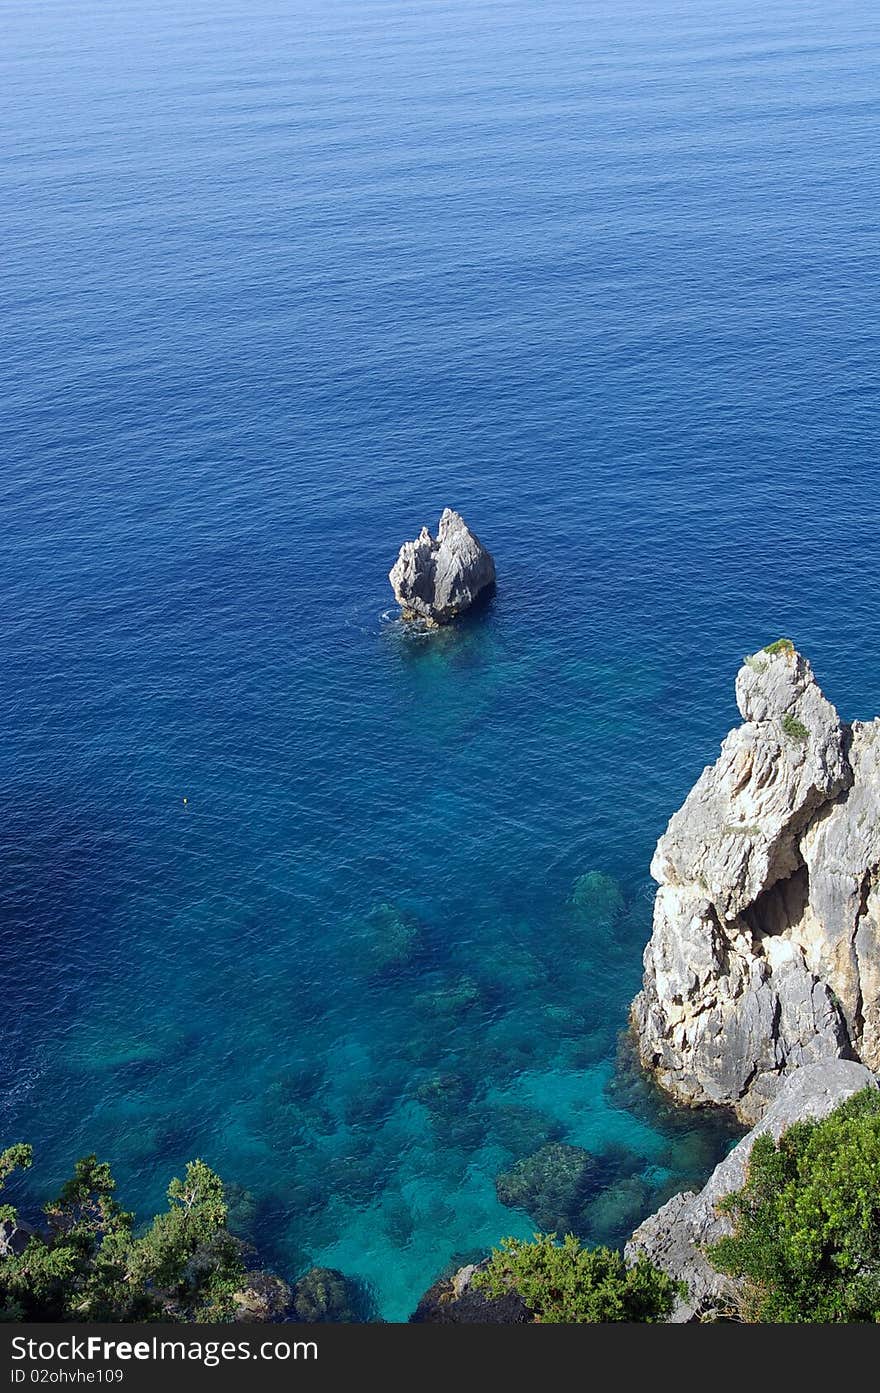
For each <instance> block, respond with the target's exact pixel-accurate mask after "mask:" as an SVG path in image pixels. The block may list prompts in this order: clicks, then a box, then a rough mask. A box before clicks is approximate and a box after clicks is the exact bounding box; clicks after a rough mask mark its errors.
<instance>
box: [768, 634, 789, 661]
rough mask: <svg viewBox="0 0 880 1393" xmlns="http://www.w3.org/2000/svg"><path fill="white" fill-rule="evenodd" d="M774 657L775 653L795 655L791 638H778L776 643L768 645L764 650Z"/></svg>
mask: <svg viewBox="0 0 880 1393" xmlns="http://www.w3.org/2000/svg"><path fill="white" fill-rule="evenodd" d="M764 652H765V653H769V654H770V656H771V657H772V656H773V654H774V653H793V652H794V644H793V643H792V641H791V639H790V638H778V639H777V640H776V642H775V643H768V644H767V647H766V648H765V649H764Z"/></svg>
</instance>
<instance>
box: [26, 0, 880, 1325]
mask: <svg viewBox="0 0 880 1393" xmlns="http://www.w3.org/2000/svg"><path fill="white" fill-rule="evenodd" d="M0 20H2V27H3V30H4V32H5V38H4V41H3V47H2V52H0V119H2V121H3V126H4V130H5V132H6V135H5V137H4V139H3V141H2V142H0V181H2V190H0V195H2V211H0V218H2V222H3V225H4V226H3V245H4V253H3V257H2V260H0V295H2V300H3V303H4V306H5V316H4V320H5V327H4V336H3V351H2V369H0V372H2V384H0V386H2V406H3V412H4V420H5V425H4V432H3V447H2V470H0V510H2V519H3V545H2V548H0V583H2V595H3V617H2V623H0V663H2V682H0V731H2V739H0V804H2V810H3V812H2V834H0V916H2V917H0V948H2V975H3V982H4V984H5V1003H4V1010H3V1013H2V1014H3V1040H2V1046H0V1081H2V1111H0V1133H2V1139H3V1140H4V1141H6V1142H9V1141H12V1140H18V1139H29V1140H31V1141H32V1142H33V1143H34V1145H35V1147H36V1149H37V1153H38V1160H37V1165H35V1167H34V1170H33V1172H31V1174H30V1175H29V1176H28V1177H27V1184H28V1187H29V1188H28V1190H27V1191H26V1192H25V1198H29V1199H30V1200H31V1201H35V1200H37V1199H42V1198H45V1196H46V1194H47V1193H48V1192H50V1191H51V1189H52V1188H53V1186H54V1185H55V1184H56V1183H57V1182H58V1181H59V1180H60V1179H61V1178H62V1177H63V1176H64V1175H65V1174H66V1173H67V1172H68V1171H69V1168H70V1166H71V1164H72V1161H73V1159H74V1158H75V1157H76V1156H77V1155H78V1154H81V1153H82V1152H84V1151H91V1150H96V1151H98V1152H99V1153H100V1154H101V1156H102V1157H105V1158H106V1159H108V1160H109V1161H110V1162H111V1163H112V1165H113V1168H114V1171H115V1173H116V1174H117V1176H118V1179H119V1181H120V1188H121V1195H122V1198H123V1200H124V1201H125V1202H126V1203H128V1204H131V1205H133V1206H135V1207H136V1208H137V1210H138V1213H139V1214H140V1215H141V1216H146V1215H148V1214H150V1213H151V1212H152V1211H153V1209H154V1208H155V1207H157V1206H159V1205H160V1204H161V1202H162V1197H163V1192H164V1189H165V1186H166V1185H167V1182H168V1180H169V1179H170V1177H171V1175H173V1174H174V1173H175V1172H176V1171H179V1170H180V1168H181V1167H182V1166H183V1165H184V1164H185V1162H186V1161H187V1159H189V1158H191V1157H193V1156H195V1155H201V1156H203V1157H204V1158H205V1159H206V1160H207V1161H209V1162H210V1164H212V1165H213V1166H215V1167H216V1168H217V1169H218V1170H219V1171H220V1172H221V1173H222V1174H223V1176H224V1177H225V1178H226V1179H227V1180H228V1181H229V1182H230V1184H231V1186H233V1187H234V1194H235V1205H234V1218H235V1223H236V1226H237V1227H238V1229H239V1231H240V1232H242V1233H245V1234H246V1235H247V1236H248V1237H249V1238H250V1239H252V1240H253V1241H254V1242H256V1243H257V1245H258V1247H259V1249H260V1251H261V1253H262V1254H263V1256H264V1258H265V1260H266V1261H267V1262H271V1263H273V1264H275V1265H276V1266H277V1267H278V1269H279V1270H281V1271H283V1272H284V1273H285V1274H286V1275H288V1276H289V1277H296V1276H297V1275H298V1274H299V1273H300V1272H302V1271H303V1270H304V1269H305V1268H307V1267H308V1266H309V1265H310V1264H312V1263H315V1262H318V1263H323V1264H329V1265H331V1266H334V1267H339V1268H341V1269H342V1270H344V1271H345V1272H347V1273H349V1274H351V1275H353V1276H356V1277H359V1278H361V1279H363V1281H364V1282H365V1283H366V1284H367V1285H368V1286H369V1289H370V1292H371V1294H372V1297H373V1299H374V1300H375V1302H376V1309H377V1310H378V1312H379V1313H380V1314H381V1315H382V1316H383V1317H384V1318H386V1319H392V1320H398V1319H405V1318H406V1316H407V1315H408V1314H409V1313H410V1311H411V1310H412V1309H413V1307H414V1305H415V1303H416V1300H417V1298H418V1296H419V1294H420V1293H421V1292H422V1291H423V1290H424V1288H425V1287H426V1286H427V1285H428V1284H429V1283H430V1282H431V1281H432V1280H433V1278H434V1277H435V1276H437V1275H438V1274H439V1273H440V1272H441V1271H443V1270H445V1269H447V1268H448V1267H449V1265H450V1264H451V1263H453V1262H454V1261H457V1260H460V1259H463V1258H468V1257H473V1256H474V1255H475V1254H477V1253H479V1252H480V1251H482V1250H484V1249H485V1247H486V1246H487V1245H489V1244H491V1243H492V1242H494V1241H497V1240H498V1239H499V1238H500V1237H501V1236H502V1235H503V1234H505V1233H517V1234H523V1235H526V1234H528V1233H529V1232H530V1231H531V1229H532V1227H533V1224H532V1221H531V1220H530V1219H529V1218H528V1217H527V1216H526V1215H525V1214H524V1213H522V1212H520V1211H518V1210H513V1209H509V1208H505V1207H504V1206H502V1205H501V1204H500V1203H499V1202H498V1200H497V1198H496V1194H495V1188H494V1177H495V1176H496V1175H497V1174H498V1173H499V1172H500V1171H503V1170H505V1169H507V1168H508V1167H509V1166H510V1164H511V1162H513V1161H515V1160H516V1159H517V1157H519V1156H522V1155H524V1154H527V1153H528V1152H530V1151H533V1150H534V1149H535V1147H536V1146H537V1145H540V1144H541V1143H542V1142H543V1141H546V1140H548V1139H560V1140H563V1141H566V1142H571V1143H574V1144H576V1145H583V1146H586V1147H588V1148H589V1149H591V1150H593V1151H595V1152H599V1153H603V1154H605V1155H606V1163H607V1166H608V1170H609V1175H613V1177H614V1179H615V1184H616V1188H615V1189H614V1190H613V1191H612V1192H611V1198H610V1200H606V1202H605V1204H604V1208H603V1206H602V1205H594V1206H593V1208H592V1209H591V1210H590V1211H589V1215H588V1218H587V1219H586V1220H585V1225H584V1226H585V1229H586V1232H585V1237H588V1238H593V1239H601V1238H607V1239H610V1240H612V1241H617V1240H618V1239H619V1238H620V1237H621V1236H622V1235H623V1234H624V1233H625V1232H626V1230H627V1228H628V1227H629V1226H631V1223H632V1222H633V1221H634V1219H635V1218H638V1217H640V1215H641V1214H642V1213H644V1212H647V1210H648V1209H649V1208H650V1207H651V1205H652V1204H654V1203H656V1201H657V1198H658V1196H660V1195H662V1194H663V1193H666V1192H668V1190H669V1187H670V1186H674V1185H675V1184H676V1183H681V1182H682V1181H685V1180H693V1179H695V1178H696V1179H699V1178H700V1177H701V1176H702V1175H703V1174H705V1172H706V1170H707V1169H708V1167H709V1166H710V1165H711V1164H712V1160H713V1157H714V1156H715V1155H716V1154H717V1152H718V1147H719V1146H720V1145H721V1144H722V1138H721V1137H720V1136H719V1135H716V1134H715V1133H714V1132H712V1131H711V1130H710V1129H707V1128H705V1127H701V1126H700V1124H699V1122H698V1121H695V1120H691V1119H686V1120H685V1121H684V1122H683V1123H682V1122H680V1121H679V1122H676V1121H675V1119H674V1118H670V1117H669V1116H667V1115H665V1114H664V1113H663V1112H662V1111H658V1110H656V1109H654V1110H652V1109H651V1108H650V1107H649V1106H647V1105H646V1104H645V1103H644V1100H640V1099H639V1098H638V1097H637V1095H636V1092H635V1091H634V1089H633V1087H632V1080H631V1078H628V1077H626V1076H624V1078H623V1080H621V1076H620V1074H619V1073H615V1063H614V1061H615V1054H616V1049H617V1039H618V1035H619V1032H620V1031H621V1029H622V1028H623V1026H624V1025H625V1021H626V1010H627V1005H628V1002H629V1000H630V999H631V997H632V995H633V994H634V992H635V991H636V989H637V987H638V984H639V978H640V956H641V951H642V947H643V945H644V942H645V940H646V939H647V936H648V934H649V931H650V908H651V884H650V881H649V879H648V874H647V868H648V865H649V861H650V856H651V851H652V848H653V845H654V842H655V841H656V838H657V836H658V835H659V834H660V832H661V831H662V830H663V828H664V826H665V823H666V821H667V819H668V817H669V815H670V814H671V812H672V811H673V810H674V809H675V808H676V807H677V806H678V804H679V803H680V802H681V800H682V798H683V796H684V794H685V793H686V791H687V789H688V788H689V787H690V785H691V784H692V783H693V781H694V779H695V778H696V776H697V775H698V773H699V772H700V770H701V768H702V767H703V765H704V764H705V763H707V762H709V761H711V760H712V759H713V758H714V757H715V754H716V752H717V747H718V744H719V741H720V739H721V737H722V736H723V734H724V733H725V732H726V730H727V729H728V728H729V727H730V726H731V725H732V724H733V723H734V721H735V720H736V719H737V717H736V711H735V707H734V703H733V677H734V674H735V671H736V668H737V666H738V664H739V661H740V658H741V656H742V654H743V653H745V652H748V651H752V650H753V649H755V648H757V647H758V646H760V645H762V644H764V643H766V642H768V641H769V640H771V639H775V638H777V637H779V636H780V635H781V634H786V635H791V636H792V637H793V638H794V639H795V640H796V641H797V642H798V644H799V645H800V646H801V648H802V649H803V650H804V651H805V652H806V653H807V654H808V655H809V656H810V658H811V659H812V661H813V664H814V667H815V669H816V671H817V674H818V676H819V679H820V681H821V683H822V684H823V686H824V688H825V690H826V692H827V694H828V695H829V697H830V698H831V699H832V700H834V701H836V702H837V703H838V705H839V706H840V709H841V711H842V712H843V714H845V715H846V716H847V717H854V716H860V717H869V716H871V715H873V714H875V713H876V712H878V711H880V625H878V624H877V613H878V604H880V568H878V565H877V535H878V510H877V506H876V464H877V461H876V443H875V442H876V401H877V361H878V360H877V350H878V337H880V331H878V323H880V318H878V308H880V307H878V298H880V292H878V286H880V276H878V265H877V261H878V239H877V226H876V221H877V220H876V212H877V208H878V206H880V193H878V175H877V170H878V168H880V149H878V146H880V134H878V133H880V120H878V115H880V111H878V108H880V80H878V72H880V27H878V23H877V13H876V5H875V4H874V3H873V0H836V3H835V4H833V5H829V4H827V3H821V4H820V3H812V2H811V0H760V3H758V2H757V0H754V3H753V2H752V0H650V3H647V0H633V3H628V2H627V0H581V2H580V3H575V0H543V2H542V3H540V4H537V3H526V0H506V3H498V0H457V2H456V3H448V0H420V2H418V0H416V2H413V3H394V2H393V0H321V3H314V4H305V3H302V0H287V2H286V3H285V2H284V0H187V3H186V4H185V5H181V4H179V3H177V0H174V3H172V0H138V2H137V3H135V2H134V0H123V3H119V0H108V3H103V4H97V3H94V0H78V3H76V4H71V3H68V0H63V2H60V0H45V2H44V3H39V4H36V3H31V2H30V0H28V3H24V2H23V0H5V2H4V3H0ZM447 504H448V505H451V506H454V507H457V508H458V509H460V510H461V511H462V512H463V513H464V514H465V516H466V518H467V519H468V521H469V522H470V523H471V525H472V526H473V527H474V528H475V530H476V531H477V532H478V533H479V534H480V535H481V536H482V538H483V540H484V541H485V542H486V543H487V545H488V546H489V547H490V549H491V550H492V551H493V553H494V554H495V557H496V562H497V568H498V574H499V580H500V583H499V588H498V593H497V596H496V598H495V600H494V601H493V603H492V604H491V606H490V607H489V608H488V610H487V611H486V612H485V613H483V614H481V615H478V616H475V617H473V618H471V619H470V620H469V621H468V622H466V623H464V624H463V625H462V626H461V627H460V628H459V629H457V630H455V631H454V632H444V633H440V634H436V635H432V636H418V635H411V634H408V633H406V632H404V631H403V629H402V628H401V626H400V625H399V624H397V623H396V622H394V620H393V616H392V615H391V614H390V611H389V605H390V603H391V594H390V590H389V588H388V585H387V579H386V574H387V571H388V569H389V566H390V565H391V563H392V561H393V560H394V557H395V555H396V553H397V549H398V547H399V545H400V543H401V541H403V540H404V539H405V538H407V537H411V536H414V535H415V534H416V532H417V531H418V529H419V527H420V526H421V525H422V523H424V522H430V523H432V524H435V523H436V521H437V518H438V516H439V513H440V510H441V508H442V507H443V506H444V505H447ZM184 800H186V801H185V802H184ZM591 872H595V873H598V874H596V875H593V876H592V878H590V879H588V880H586V881H584V880H582V879H580V878H581V877H584V876H588V875H589V874H590V873H591ZM600 877H601V878H600ZM606 878H609V879H606ZM576 887H578V888H576Z"/></svg>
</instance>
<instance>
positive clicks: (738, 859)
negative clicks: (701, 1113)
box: [632, 640, 880, 1124]
mask: <svg viewBox="0 0 880 1393" xmlns="http://www.w3.org/2000/svg"><path fill="white" fill-rule="evenodd" d="M736 697H737V704H738V706H739V710H740V712H741V714H742V716H743V724H742V725H740V726H738V727H737V728H736V729H735V730H733V731H731V733H730V734H729V735H728V736H727V738H726V739H725V741H724V743H723V744H722V747H721V753H720V756H719V758H718V760H717V761H716V763H715V764H714V765H712V766H710V767H708V768H706V769H705V770H704V771H703V773H702V775H701V776H700V778H699V779H698V781H697V783H696V785H695V786H694V788H693V789H692V790H691V792H690V794H689V795H688V797H687V799H686V800H685V803H684V804H683V806H682V807H681V808H680V809H679V811H678V812H677V813H675V814H674V816H673V817H672V819H671V821H670V823H669V826H668V828H667V830H666V832H665V833H664V835H663V836H662V837H661V838H660V841H659V842H658V844H657V850H656V852H655V855H654V859H653V861H652V863H651V873H652V875H653V876H654V878H655V879H656V880H657V881H658V883H659V889H658V891H657V895H656V898H655V905H654V927H653V933H652V936H651V940H650V942H649V944H648V946H647V949H646V951H645V959H644V969H645V971H644V984H643V989H642V991H641V992H640V994H639V995H638V997H637V998H636V1000H635V1002H634V1003H633V1012H632V1016H633V1023H634V1026H635V1029H636V1033H637V1036H638V1041H639V1049H640V1053H641V1057H642V1061H643V1063H644V1064H645V1065H646V1066H647V1067H649V1068H650V1069H651V1070H653V1071H654V1072H655V1073H656V1075H657V1077H658V1080H659V1082H660V1083H661V1084H662V1085H663V1086H664V1087H666V1088H667V1089H668V1090H669V1091H670V1092H671V1093H672V1094H673V1095H674V1096H675V1097H676V1098H678V1099H679V1100H681V1101H682V1102H686V1103H691V1104H701V1103H720V1104H727V1105H730V1106H732V1107H733V1108H734V1109H735V1110H736V1111H737V1113H738V1115H739V1116H740V1118H741V1119H742V1120H743V1121H745V1122H747V1123H749V1124H752V1123H754V1122H756V1121H757V1120H758V1119H759V1118H760V1117H761V1116H762V1115H763V1113H764V1111H765V1110H766V1108H767V1107H768V1106H769V1104H770V1102H771V1101H772V1099H773V1098H774V1096H775V1095H776V1092H777V1091H778V1089H779V1086H780V1083H781V1081H782V1080H783V1078H784V1077H785V1076H786V1075H787V1074H788V1073H790V1072H791V1071H792V1070H793V1069H796V1068H798V1067H800V1066H802V1065H804V1064H810V1063H813V1062H817V1061H821V1060H828V1059H835V1058H856V1059H860V1060H862V1061H863V1062H864V1063H865V1064H866V1065H868V1067H869V1068H871V1069H874V1070H876V1069H877V1068H878V1067H880V721H873V722H868V723H864V722H854V723H853V724H852V725H851V726H847V725H844V724H843V723H842V722H841V720H840V718H839V716H838V714H837V711H836V710H835V708H834V707H833V706H832V704H831V703H830V702H829V701H828V700H827V699H826V698H825V696H823V694H822V692H821V691H820V689H819V686H818V684H817V682H816V679H815V677H814V675H813V671H812V669H811V667H810V664H809V663H808V662H807V660H806V659H805V658H804V657H802V656H801V654H799V653H798V652H797V651H796V650H795V648H794V647H793V645H792V644H790V643H788V642H787V641H785V640H783V641H780V642H779V643H777V644H772V645H771V646H770V648H768V649H765V650H764V651H763V652H762V653H758V654H755V655H753V656H751V657H749V658H747V659H746V660H745V662H744V664H743V666H742V668H741V670H740V672H739V674H738V676H737V679H736Z"/></svg>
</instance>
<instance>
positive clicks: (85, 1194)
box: [0, 1144, 244, 1321]
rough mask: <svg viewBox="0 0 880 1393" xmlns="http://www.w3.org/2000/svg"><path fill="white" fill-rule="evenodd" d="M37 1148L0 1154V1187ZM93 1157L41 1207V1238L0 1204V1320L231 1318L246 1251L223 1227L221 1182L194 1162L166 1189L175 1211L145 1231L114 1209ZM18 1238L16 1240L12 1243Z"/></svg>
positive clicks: (107, 1178) (110, 1183)
mask: <svg viewBox="0 0 880 1393" xmlns="http://www.w3.org/2000/svg"><path fill="white" fill-rule="evenodd" d="M31 1162H32V1154H31V1148H30V1147H29V1146H26V1145H23V1144H21V1145H17V1146H13V1147H10V1148H9V1149H8V1150H7V1151H4V1152H3V1153H2V1154H0V1187H2V1185H3V1183H4V1181H5V1180H6V1179H7V1178H8V1176H9V1175H10V1174H11V1173H12V1172H13V1171H14V1170H16V1169H19V1168H25V1167H28V1166H30V1165H31ZM115 1190H116V1182H115V1180H114V1179H113V1176H112V1175H111V1173H110V1168H109V1167H108V1166H107V1165H106V1164H104V1163H103V1162H100V1161H99V1160H98V1159H97V1157H96V1156H84V1157H83V1158H82V1159H81V1160H79V1161H77V1163H76V1166H75V1168H74V1173H73V1175H72V1177H71V1178H70V1180H68V1181H67V1182H66V1183H65V1184H64V1185H63V1186H62V1188H61V1190H60V1191H59V1193H58V1195H57V1196H56V1197H55V1198H54V1199H53V1200H51V1201H50V1202H49V1203H48V1204H47V1205H46V1206H45V1209H44V1215H45V1225H43V1226H41V1228H40V1230H39V1231H34V1230H30V1229H28V1228H27V1227H26V1226H22V1225H20V1221H19V1218H18V1214H17V1211H16V1210H15V1208H14V1207H13V1206H11V1205H8V1204H7V1205H3V1206H0V1223H2V1224H3V1225H4V1233H5V1243H4V1249H5V1251H4V1250H3V1249H0V1316H2V1318H4V1319H6V1320H47V1321H58V1320H81V1321H93V1320H100V1321H151V1320H165V1321H178V1320H180V1321H182V1320H199V1321H216V1320H224V1319H227V1318H228V1317H229V1315H230V1314H231V1311H232V1304H233V1303H232V1297H233V1294H234V1293H235V1291H236V1290H237V1289H238V1288H239V1287H240V1286H241V1282H242V1277H243V1275H244V1264H243V1259H242V1246H241V1244H240V1243H239V1242H238V1241H237V1240H236V1239H234V1238H233V1237H232V1235H231V1234H230V1233H229V1232H228V1231H227V1228H226V1218H227V1208H226V1202H225V1199H224V1193H223V1184H222V1181H221V1180H220V1178H219V1176H217V1175H215V1173H214V1172H213V1171H212V1170H211V1169H210V1167H209V1166H207V1165H205V1163H204V1161H192V1162H191V1163H190V1164H189V1165H188V1166H187V1168H186V1174H185V1176H184V1178H183V1180H179V1179H175V1180H172V1182H171V1184H170V1185H169V1187H168V1200H169V1207H168V1209H167V1210H166V1211H165V1212H164V1213H162V1214H159V1215H157V1217H156V1218H155V1219H154V1220H153V1221H152V1223H151V1224H150V1225H149V1226H148V1227H147V1228H146V1229H145V1230H143V1231H142V1232H136V1231H135V1228H134V1221H133V1216H132V1215H131V1214H129V1213H126V1211H125V1210H123V1209H122V1208H121V1207H120V1206H119V1204H118V1203H117V1201H116V1198H115V1194H114V1192H115ZM13 1237H15V1238H17V1239H18V1242H13V1241H12V1239H13Z"/></svg>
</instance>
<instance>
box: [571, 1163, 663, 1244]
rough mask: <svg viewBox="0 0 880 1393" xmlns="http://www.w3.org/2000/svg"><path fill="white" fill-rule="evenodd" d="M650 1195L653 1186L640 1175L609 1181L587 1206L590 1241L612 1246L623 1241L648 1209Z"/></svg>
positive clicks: (585, 1216)
mask: <svg viewBox="0 0 880 1393" xmlns="http://www.w3.org/2000/svg"><path fill="white" fill-rule="evenodd" d="M650 1198H651V1188H650V1186H649V1185H648V1184H647V1182H646V1181H645V1180H644V1179H643V1178H642V1177H641V1176H640V1175H631V1176H628V1177H626V1178H625V1179H623V1180H616V1181H615V1182H614V1184H613V1185H608V1186H607V1187H606V1188H605V1189H604V1190H602V1191H601V1192H600V1193H599V1194H598V1195H597V1196H596V1198H595V1199H594V1200H591V1201H590V1203H589V1204H588V1205H587V1207H586V1209H585V1210H584V1224H585V1227H586V1230H587V1233H588V1234H589V1236H590V1241H591V1242H593V1243H604V1244H608V1245H611V1246H616V1245H617V1244H618V1243H620V1242H622V1240H623V1239H624V1238H626V1236H627V1235H628V1234H630V1233H632V1230H633V1225H634V1224H636V1223H638V1221H639V1219H640V1218H641V1216H642V1215H643V1214H645V1213H646V1212H647V1208H648V1203H649V1201H650Z"/></svg>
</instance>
